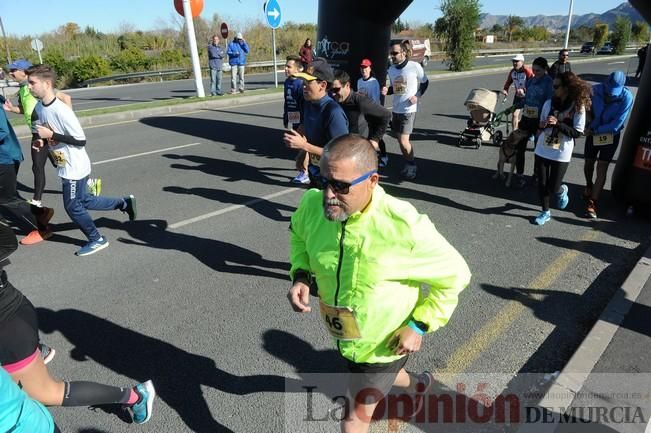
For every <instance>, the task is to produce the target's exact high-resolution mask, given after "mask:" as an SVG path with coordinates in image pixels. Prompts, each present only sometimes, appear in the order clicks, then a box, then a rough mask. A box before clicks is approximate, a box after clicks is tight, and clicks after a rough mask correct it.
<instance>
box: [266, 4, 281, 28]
mask: <svg viewBox="0 0 651 433" xmlns="http://www.w3.org/2000/svg"><path fill="white" fill-rule="evenodd" d="M264 15H265V17H266V18H267V23H268V24H269V27H271V28H272V29H277V28H278V27H280V19H281V17H282V14H281V13H280V5H279V4H278V0H269V1H268V2H267V6H266V7H265V11H264Z"/></svg>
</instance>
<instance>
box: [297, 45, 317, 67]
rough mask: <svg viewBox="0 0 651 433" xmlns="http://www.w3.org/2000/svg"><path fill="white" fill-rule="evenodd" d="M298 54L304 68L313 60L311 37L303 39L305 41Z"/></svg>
mask: <svg viewBox="0 0 651 433" xmlns="http://www.w3.org/2000/svg"><path fill="white" fill-rule="evenodd" d="M298 55H299V56H300V57H301V63H303V67H304V68H306V67H307V65H309V64H310V63H312V60H314V48H312V40H311V39H309V38H308V39H305V43H304V44H303V46H302V47H301V49H300V50H299V51H298Z"/></svg>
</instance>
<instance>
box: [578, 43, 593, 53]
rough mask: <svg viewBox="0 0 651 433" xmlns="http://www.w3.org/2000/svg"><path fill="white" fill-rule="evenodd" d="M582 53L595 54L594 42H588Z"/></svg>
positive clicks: (583, 46)
mask: <svg viewBox="0 0 651 433" xmlns="http://www.w3.org/2000/svg"><path fill="white" fill-rule="evenodd" d="M581 52H582V53H588V54H594V42H586V43H585V44H583V45H581Z"/></svg>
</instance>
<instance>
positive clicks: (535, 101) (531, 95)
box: [515, 57, 554, 188]
mask: <svg viewBox="0 0 651 433" xmlns="http://www.w3.org/2000/svg"><path fill="white" fill-rule="evenodd" d="M531 70H532V72H533V77H531V78H529V79H527V81H526V83H525V97H524V105H523V107H522V118H521V119H520V122H519V123H518V129H519V130H520V131H522V132H524V134H522V136H523V137H524V138H523V139H522V140H520V141H519V142H518V144H517V154H516V159H515V166H516V175H517V176H516V182H515V186H516V187H517V188H522V187H524V185H525V184H526V181H525V179H524V162H525V154H526V151H527V142H528V141H529V138H530V137H532V136H533V137H534V141H535V139H536V138H537V133H538V126H539V125H538V124H539V122H540V113H541V112H542V107H543V105H544V104H545V101H547V100H548V99H551V97H552V96H553V95H554V90H553V88H552V84H553V81H554V80H552V77H551V76H550V75H549V73H548V72H549V64H548V63H547V59H545V58H544V57H538V58H536V59H535V60H534V61H533V64H532V67H531ZM534 177H535V175H534Z"/></svg>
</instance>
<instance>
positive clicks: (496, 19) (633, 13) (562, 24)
mask: <svg viewBox="0 0 651 433" xmlns="http://www.w3.org/2000/svg"><path fill="white" fill-rule="evenodd" d="M619 16H624V17H627V18H628V19H629V20H631V22H632V23H635V21H646V20H645V19H644V18H642V15H640V13H639V12H638V11H637V10H636V9H635V8H634V7H633V6H631V4H630V3H628V2H625V3H622V4H620V5H619V6H617V7H616V8H614V9H611V10H609V11H606V12H604V13H602V14H595V13H590V14H585V15H572V28H576V27H579V26H582V25H585V26H589V27H592V26H593V25H594V24H595V23H596V22H602V23H606V24H608V27H609V28H611V29H612V26H613V24H615V19H616V18H617V17H619ZM480 18H481V24H480V27H481V28H482V29H490V28H491V27H493V26H494V25H495V24H499V25H502V26H503V25H504V24H505V23H506V20H507V18H508V16H506V15H491V14H481V15H480ZM520 18H522V20H523V21H524V23H525V25H526V26H527V27H532V26H544V27H546V28H547V30H550V31H555V32H558V31H564V30H565V29H566V28H567V15H536V16H532V17H520Z"/></svg>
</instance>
